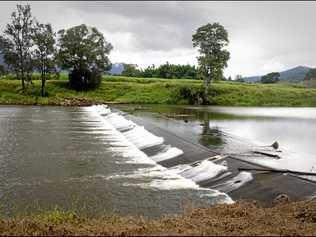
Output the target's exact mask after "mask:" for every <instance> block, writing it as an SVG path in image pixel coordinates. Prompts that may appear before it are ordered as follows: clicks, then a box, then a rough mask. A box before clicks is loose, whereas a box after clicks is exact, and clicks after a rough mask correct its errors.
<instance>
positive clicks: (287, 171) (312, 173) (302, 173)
mask: <svg viewBox="0 0 316 237" xmlns="http://www.w3.org/2000/svg"><path fill="white" fill-rule="evenodd" d="M238 170H239V171H247V170H249V171H251V170H253V171H268V172H274V173H291V174H299V175H313V176H314V175H315V176H316V173H314V172H301V171H293V170H288V169H269V168H264V169H263V168H246V167H244V168H243V167H239V168H238Z"/></svg>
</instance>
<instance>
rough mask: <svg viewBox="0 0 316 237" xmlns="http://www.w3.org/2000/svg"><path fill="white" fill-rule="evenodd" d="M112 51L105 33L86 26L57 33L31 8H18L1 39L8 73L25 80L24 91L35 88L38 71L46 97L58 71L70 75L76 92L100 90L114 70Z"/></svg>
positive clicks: (0, 36) (43, 93)
mask: <svg viewBox="0 0 316 237" xmlns="http://www.w3.org/2000/svg"><path fill="white" fill-rule="evenodd" d="M57 39H58V40H57ZM112 48H113V47H112V45H111V44H110V43H108V42H107V41H106V40H105V38H104V36H103V34H102V33H101V32H99V31H98V30H97V29H96V28H94V27H88V26H86V25H84V24H82V25H78V26H75V27H72V28H69V29H66V30H65V29H62V30H60V31H58V32H57V33H56V32H55V31H54V30H53V27H52V25H51V24H50V23H46V24H44V23H40V22H38V20H37V19H36V18H34V17H33V16H32V13H31V7H30V5H29V4H26V5H19V4H18V5H17V8H16V10H15V11H14V12H13V13H12V14H11V22H10V23H8V24H7V25H6V27H5V30H4V32H3V33H2V34H1V35H0V51H1V53H2V54H3V56H4V61H5V63H6V65H7V66H8V68H7V69H6V70H7V71H9V72H12V73H15V74H16V76H17V78H18V79H19V80H21V86H22V90H23V91H25V89H26V88H27V86H28V85H29V84H32V73H33V72H34V71H38V72H39V73H40V75H41V81H42V86H41V95H42V96H45V95H46V92H45V82H46V80H47V77H48V75H49V74H52V73H56V72H57V71H58V69H65V70H69V71H70V74H69V82H70V86H71V87H72V88H74V89H78V90H83V89H89V88H93V87H95V86H97V84H98V83H99V81H100V79H101V73H102V72H103V71H104V70H108V69H109V68H110V66H111V63H110V60H109V58H108V54H109V53H110V51H111V50H112ZM2 70H4V69H3V68H2Z"/></svg>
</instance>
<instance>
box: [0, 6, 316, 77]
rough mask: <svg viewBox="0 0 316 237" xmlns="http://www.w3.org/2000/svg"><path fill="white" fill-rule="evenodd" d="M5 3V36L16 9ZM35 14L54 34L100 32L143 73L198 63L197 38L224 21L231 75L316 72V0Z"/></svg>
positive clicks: (117, 56) (114, 55) (36, 9)
mask: <svg viewBox="0 0 316 237" xmlns="http://www.w3.org/2000/svg"><path fill="white" fill-rule="evenodd" d="M17 3H22V4H25V3H26V2H12V1H10V2H9V1H8V2H0V31H1V33H2V32H3V30H4V28H5V25H6V24H7V23H9V22H10V14H11V12H12V11H14V10H15V9H16V4H17ZM28 3H29V4H30V5H31V9H32V14H33V16H34V17H36V18H37V20H38V21H40V22H42V23H51V24H52V26H53V28H54V30H55V31H58V30H60V29H67V28H69V27H72V26H76V25H79V24H83V23H84V24H86V25H89V26H94V27H96V28H97V29H98V30H99V31H101V32H102V33H103V34H104V36H105V38H106V40H107V41H108V42H110V43H111V44H112V45H113V47H114V49H113V50H112V51H111V53H110V56H109V57H110V60H111V62H112V63H119V62H124V63H133V64H137V65H138V66H139V67H141V68H144V67H147V66H149V65H152V64H155V65H160V64H163V63H165V62H166V61H168V62H169V63H174V64H191V65H197V59H196V57H197V56H198V52H197V49H194V48H193V46H192V34H194V33H195V32H196V30H197V28H198V27H200V26H202V25H204V24H207V23H214V22H218V23H220V24H221V25H223V26H224V27H225V29H226V30H227V31H228V37H229V41H230V42H229V45H228V47H227V49H228V50H229V51H230V54H231V57H230V60H229V61H228V67H227V68H226V69H225V70H224V74H225V76H227V77H228V76H231V77H232V78H235V76H236V75H238V74H240V75H242V76H254V75H263V74H266V73H269V72H272V71H282V70H286V69H289V68H292V67H295V66H299V65H302V66H309V67H315V66H316V62H315V60H316V30H315V29H316V14H315V12H316V2H309V1H307V2H302V1H297V2H295V1H291V2H285V1H280V2H276V1H271V2H269V1H265V2H250V1H245V2H242V1H240V2H236V1H232V2H230V1H227V2H222V1H218V2H216V1H213V2H211V1H209V2H207V1H201V2H197V1H194V2H193V1H192V2H190V1H175V2H173V1H170V2H166V1H161V2H160V1H153V2H151V1H134V2H132V1H126V2H124V1H117V2H115V1H113V2H110V1H104V2H103V1H96V2H94V1H77V2H71V1H69V2H67V1H66V2H65V1H60V2H58V1H51V2H50V1H43V2H41V1H34V2H32V1H28Z"/></svg>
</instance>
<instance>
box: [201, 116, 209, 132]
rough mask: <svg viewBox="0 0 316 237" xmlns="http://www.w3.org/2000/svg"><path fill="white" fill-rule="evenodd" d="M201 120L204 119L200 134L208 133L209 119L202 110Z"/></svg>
mask: <svg viewBox="0 0 316 237" xmlns="http://www.w3.org/2000/svg"><path fill="white" fill-rule="evenodd" d="M203 120H204V124H203V130H202V134H203V135H208V134H209V133H210V120H209V117H208V113H207V112H204V119H203Z"/></svg>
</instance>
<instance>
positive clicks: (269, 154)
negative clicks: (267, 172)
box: [252, 151, 281, 159]
mask: <svg viewBox="0 0 316 237" xmlns="http://www.w3.org/2000/svg"><path fill="white" fill-rule="evenodd" d="M252 153H256V154H260V155H264V156H270V157H273V158H277V159H281V157H280V156H279V155H276V154H271V153H267V152H263V151H252Z"/></svg>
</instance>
